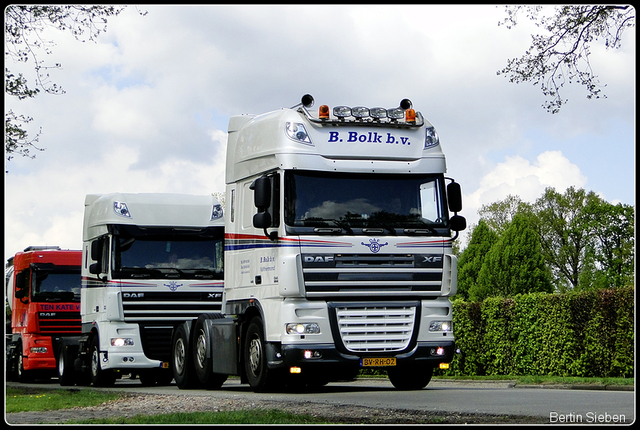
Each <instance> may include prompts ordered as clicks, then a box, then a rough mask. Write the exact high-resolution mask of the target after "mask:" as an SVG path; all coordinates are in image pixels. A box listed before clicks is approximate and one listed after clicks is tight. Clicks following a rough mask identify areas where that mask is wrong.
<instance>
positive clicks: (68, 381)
mask: <svg viewBox="0 0 640 430" xmlns="http://www.w3.org/2000/svg"><path fill="white" fill-rule="evenodd" d="M75 379H76V372H75V371H74V370H73V360H72V358H71V354H70V353H69V351H68V350H67V348H65V347H64V345H60V348H58V382H59V383H60V385H61V386H63V387H68V386H70V385H75V382H76V381H75Z"/></svg>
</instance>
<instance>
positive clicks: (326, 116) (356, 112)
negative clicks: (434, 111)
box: [287, 94, 428, 143]
mask: <svg viewBox="0 0 640 430" xmlns="http://www.w3.org/2000/svg"><path fill="white" fill-rule="evenodd" d="M312 105H313V97H311V96H310V95H309V94H307V95H305V96H304V97H303V98H302V103H301V104H300V105H297V106H294V107H293V108H292V109H294V108H297V109H298V111H299V112H300V113H302V114H304V115H305V116H306V117H307V119H308V120H309V121H311V122H315V123H320V124H336V125H339V124H345V125H346V124H353V125H371V126H377V127H385V126H392V127H397V128H405V127H406V128H413V127H422V126H424V125H425V120H424V118H423V117H422V114H420V112H416V111H415V110H414V109H413V103H412V102H411V100H409V99H403V100H402V101H401V102H400V106H399V107H396V108H391V109H385V108H382V107H374V108H368V107H365V106H356V107H353V108H352V107H349V106H335V107H334V108H333V117H334V119H332V118H331V115H330V112H331V111H330V108H329V106H328V105H321V106H320V108H319V109H318V117H317V118H315V117H314V116H312V115H311V114H310V113H309V111H308V110H307V108H309V107H311V106H312ZM349 117H353V118H352V119H351V120H349ZM427 124H428V123H427ZM296 125H297V124H296ZM300 126H302V124H300ZM288 127H291V128H290V129H288V130H287V132H288V135H289V137H291V138H292V139H294V140H298V141H301V142H304V143H311V142H310V141H308V140H307V139H308V138H305V137H304V136H303V134H306V130H304V131H303V130H301V129H303V127H298V128H297V129H296V127H295V125H294V124H291V123H290V124H289V125H288Z"/></svg>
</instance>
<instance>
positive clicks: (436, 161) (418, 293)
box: [173, 95, 466, 391]
mask: <svg viewBox="0 0 640 430" xmlns="http://www.w3.org/2000/svg"><path fill="white" fill-rule="evenodd" d="M312 105H313V98H312V97H311V96H309V95H307V96H304V97H303V98H302V103H301V104H299V105H297V106H294V107H293V108H290V109H281V110H278V111H274V112H269V113H266V114H263V115H241V116H234V117H232V118H231V119H230V121H229V130H228V132H229V136H228V144H227V163H226V184H227V185H226V202H227V208H226V220H225V237H226V243H225V285H224V288H225V297H224V303H223V309H224V313H221V314H211V315H202V316H201V317H200V318H199V319H198V320H197V321H196V322H194V323H193V324H191V323H187V324H184V325H183V327H182V328H181V329H180V333H177V336H174V351H173V359H174V374H175V377H176V380H178V379H181V380H183V381H184V380H185V379H187V378H188V377H189V375H197V377H198V378H199V380H200V381H201V382H204V383H206V384H207V385H208V386H210V387H219V386H220V385H221V384H222V383H223V382H224V380H225V379H226V375H240V376H241V379H242V381H243V382H246V383H249V384H250V386H251V387H252V389H254V390H255V391H264V390H269V389H271V388H274V387H276V386H278V385H281V384H292V385H298V384H308V385H321V384H325V383H327V382H329V381H336V380H343V379H350V378H354V377H355V376H356V375H357V374H358V372H359V370H360V369H362V368H378V369H386V370H387V371H388V375H389V378H390V380H391V382H392V383H393V385H394V386H395V387H397V388H398V389H421V388H423V387H425V386H426V385H427V384H428V383H429V381H430V379H431V376H432V373H433V369H434V368H435V367H438V366H440V365H442V366H445V367H446V365H447V363H449V362H450V361H451V359H452V356H453V353H454V335H453V329H452V311H451V309H452V307H451V302H450V297H451V296H453V295H455V293H456V271H457V264H456V257H455V256H454V255H453V253H452V241H453V240H454V239H455V238H456V237H457V232H458V231H460V230H463V229H464V228H465V226H466V221H465V220H464V218H463V217H461V216H459V215H457V212H458V211H460V210H461V206H462V202H461V200H462V199H461V191H460V187H459V185H458V184H457V183H455V182H453V181H452V180H451V179H448V178H445V172H446V163H445V156H444V154H443V153H442V148H441V145H440V141H439V138H438V135H437V133H436V131H435V129H434V127H433V126H432V125H431V124H430V123H429V122H428V121H426V120H425V119H424V118H423V117H422V115H421V114H420V113H419V112H416V111H415V110H413V109H412V106H411V102H410V101H409V100H406V99H405V100H403V101H402V102H401V104H400V107H398V108H393V109H383V108H366V107H353V108H350V107H347V106H337V107H334V108H333V110H331V109H330V108H329V107H328V106H326V105H323V106H320V108H319V110H318V111H317V112H313V113H312V112H310V111H309V109H310V108H311V106H312ZM447 182H449V184H448V185H447ZM450 211H451V212H453V213H454V214H453V215H452V214H450ZM454 233H455V234H454ZM187 345H188V346H187ZM186 356H190V357H192V361H191V362H192V365H193V370H190V369H189V368H187V366H186V365H185V364H184V363H185V362H184V361H183V360H182V358H184V357H186ZM181 360H182V361H181ZM187 362H189V361H187ZM179 385H182V386H186V385H188V384H186V383H182V384H179Z"/></svg>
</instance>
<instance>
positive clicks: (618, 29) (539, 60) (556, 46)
mask: <svg viewBox="0 0 640 430" xmlns="http://www.w3.org/2000/svg"><path fill="white" fill-rule="evenodd" d="M522 10H524V11H525V13H526V16H527V18H529V19H531V20H533V21H535V23H536V26H538V27H540V28H542V29H543V30H545V31H546V32H547V34H545V35H532V42H531V46H530V47H529V49H528V50H527V51H526V52H525V54H524V55H523V56H522V57H520V58H513V59H510V60H508V61H507V67H505V68H504V69H502V70H500V71H498V75H501V74H502V75H508V76H509V82H513V83H521V82H533V84H534V85H538V84H539V85H540V89H541V90H542V93H543V94H544V95H545V96H546V97H547V98H548V100H547V101H546V102H545V103H544V104H543V107H544V108H545V109H546V110H547V111H548V112H551V113H557V112H558V111H559V110H560V108H561V107H562V105H563V104H565V103H566V102H567V101H568V100H567V99H563V98H562V96H561V95H560V89H561V88H562V87H563V86H564V85H565V84H566V83H569V84H571V83H573V82H574V81H576V82H578V83H579V84H581V85H583V86H584V87H585V88H586V90H587V98H588V99H592V98H596V99H597V98H600V97H603V98H604V97H606V96H605V95H604V94H602V93H601V89H600V82H599V81H598V78H597V76H596V75H594V73H593V70H592V68H591V64H590V61H589V56H590V55H591V43H593V42H596V41H598V40H603V41H604V45H605V47H606V48H607V49H609V48H612V49H618V48H620V45H621V40H622V34H623V33H624V31H625V30H626V29H627V28H629V27H632V26H634V25H635V9H634V8H633V6H630V5H627V6H612V5H595V6H594V5H576V6H556V7H555V8H554V11H555V13H554V14H553V15H552V16H540V12H541V11H542V10H543V7H542V6H506V12H507V17H506V18H505V19H504V20H503V21H502V22H500V23H499V24H498V25H505V26H506V27H507V28H512V27H513V26H515V25H516V24H517V17H518V14H519V13H520V12H521V11H522Z"/></svg>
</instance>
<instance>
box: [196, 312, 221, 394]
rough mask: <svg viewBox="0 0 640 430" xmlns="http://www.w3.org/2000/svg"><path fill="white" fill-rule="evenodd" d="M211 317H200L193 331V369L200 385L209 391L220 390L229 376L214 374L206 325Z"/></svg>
mask: <svg viewBox="0 0 640 430" xmlns="http://www.w3.org/2000/svg"><path fill="white" fill-rule="evenodd" d="M210 317H211V315H209V314H204V315H200V316H199V317H198V319H197V320H196V324H195V327H194V329H193V346H192V352H193V356H192V357H193V360H192V363H193V367H194V369H195V373H196V375H198V380H199V381H200V383H201V384H202V385H203V386H204V387H205V388H208V389H213V390H215V389H218V388H220V387H221V386H222V384H224V382H225V381H226V380H227V375H222V374H219V373H214V372H213V363H212V361H211V354H210V353H208V352H209V351H210V349H211V345H210V343H211V339H210V338H209V336H207V331H206V330H205V324H206V321H207V319H209V318H210Z"/></svg>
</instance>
